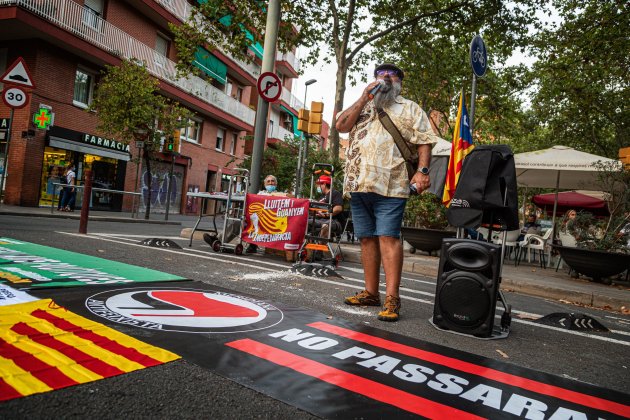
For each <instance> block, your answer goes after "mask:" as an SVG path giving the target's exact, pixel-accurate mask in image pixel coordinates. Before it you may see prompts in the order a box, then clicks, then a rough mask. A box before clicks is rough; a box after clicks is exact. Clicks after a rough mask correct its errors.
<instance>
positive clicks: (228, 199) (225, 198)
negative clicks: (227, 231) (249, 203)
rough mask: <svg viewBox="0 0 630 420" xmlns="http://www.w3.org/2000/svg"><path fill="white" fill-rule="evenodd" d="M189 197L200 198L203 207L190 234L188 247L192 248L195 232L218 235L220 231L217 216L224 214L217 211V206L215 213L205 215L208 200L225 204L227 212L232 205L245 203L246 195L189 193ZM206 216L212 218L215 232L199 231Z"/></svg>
mask: <svg viewBox="0 0 630 420" xmlns="http://www.w3.org/2000/svg"><path fill="white" fill-rule="evenodd" d="M187 196H188V197H190V198H200V199H201V205H200V206H199V216H198V218H197V222H196V223H195V226H194V227H193V230H192V232H191V233H190V242H189V243H188V246H189V247H190V246H192V241H193V237H194V236H195V232H196V231H197V230H199V231H203V232H214V233H215V234H218V232H219V230H218V229H217V215H219V214H222V213H221V212H220V211H217V206H216V205H215V211H214V212H212V214H204V213H203V211H204V208H205V204H206V202H207V201H208V200H211V201H214V202H216V203H225V208H226V212H227V211H228V210H229V209H230V207H231V204H232V203H244V202H245V194H236V193H234V194H228V193H223V192H189V193H187ZM205 216H212V224H213V226H214V230H209V229H198V227H199V224H200V223H201V220H202V219H203V218H204V217H205Z"/></svg>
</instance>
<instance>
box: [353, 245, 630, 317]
mask: <svg viewBox="0 0 630 420" xmlns="http://www.w3.org/2000/svg"><path fill="white" fill-rule="evenodd" d="M342 250H343V248H342ZM343 258H344V260H345V261H349V262H354V263H361V252H360V251H355V250H347V249H346V250H343ZM402 269H403V273H414V274H420V275H423V276H427V277H431V278H433V279H436V278H437V274H438V269H437V267H436V265H435V264H434V263H432V262H429V261H426V262H423V261H409V260H403V267H402ZM501 283H502V289H503V290H504V291H509V292H514V293H519V294H523V295H527V296H533V297H539V298H544V299H551V300H563V301H568V302H571V303H574V304H577V305H583V306H589V307H594V308H599V309H606V310H614V311H619V310H620V308H621V307H623V306H628V302H627V301H626V300H623V299H617V298H614V297H609V296H600V295H596V294H594V293H589V292H580V291H575V290H566V289H561V288H557V287H550V286H541V285H539V284H530V283H527V282H524V281H522V280H518V279H511V278H509V277H505V276H503V277H502V279H501Z"/></svg>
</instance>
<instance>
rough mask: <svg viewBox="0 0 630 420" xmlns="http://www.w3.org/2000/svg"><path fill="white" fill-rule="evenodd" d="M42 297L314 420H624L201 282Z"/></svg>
mask: <svg viewBox="0 0 630 420" xmlns="http://www.w3.org/2000/svg"><path fill="white" fill-rule="evenodd" d="M46 292H48V293H51V294H53V297H54V299H55V300H56V301H58V302H59V303H61V304H63V305H65V306H67V307H68V308H69V309H71V310H73V311H77V312H80V313H82V314H86V316H88V317H90V318H92V319H94V320H98V321H100V322H105V323H107V324H108V325H110V326H112V327H114V328H116V327H121V328H122V327H124V328H125V331H126V332H128V333H129V334H134V335H137V337H141V338H142V339H143V340H145V341H147V342H149V343H151V344H153V345H156V346H159V347H163V348H166V349H169V350H170V351H173V352H175V353H177V354H180V355H181V356H182V357H184V358H185V359H186V360H188V361H190V362H193V363H196V364H198V365H200V366H203V367H206V368H208V369H211V370H213V371H214V372H216V373H218V374H220V375H223V376H225V377H227V378H230V379H232V380H234V381H236V382H238V383H241V384H243V385H245V386H248V387H251V388H253V389H255V390H257V391H259V392H261V393H263V394H266V395H270V396H273V397H274V398H276V399H278V400H281V401H284V402H286V403H288V404H291V405H294V406H296V407H299V408H301V409H303V410H307V411H309V412H311V413H313V414H315V415H318V416H321V417H324V418H330V417H347V416H348V413H352V417H357V418H373V417H379V418H406V417H409V418H417V416H422V417H427V418H453V419H479V418H529V419H532V418H540V419H543V418H550V419H556V420H558V419H587V418H616V417H630V396H628V395H625V394H622V393H620V392H616V391H611V390H606V389H603V388H599V387H596V386H593V385H590V384H586V383H584V382H579V381H574V380H570V379H567V378H563V377H559V376H555V375H550V374H547V373H544V372H537V371H535V370H532V369H526V368H522V367H519V366H516V365H513V364H508V363H504V362H502V361H499V360H493V359H488V358H485V357H481V356H477V355H473V354H470V353H466V352H462V351H458V350H454V349H451V348H447V347H444V346H440V345H437V344H432V343H428V342H425V341H421V340H416V339H412V338H409V337H405V336H402V335H398V334H394V333H391V332H386V331H382V330H378V329H376V328H371V327H368V326H366V325H361V324H355V323H350V322H346V321H343V320H339V319H329V317H327V316H326V315H323V314H320V313H317V312H313V311H310V310H306V309H300V308H294V307H288V306H285V305H281V304H278V303H274V302H268V301H264V300H261V299H258V298H255V297H252V296H247V295H244V294H242V293H239V292H234V291H230V290H226V289H222V288H219V287H215V286H212V285H208V284H205V283H200V282H182V283H165V284H151V285H147V286H143V287H139V286H134V287H131V286H123V287H120V286H119V287H105V288H104V287H99V288H91V287H90V288H88V287H84V288H74V289H66V290H49V291H46ZM36 293H40V294H41V293H44V292H43V291H37V292H36ZM129 327H136V328H129Z"/></svg>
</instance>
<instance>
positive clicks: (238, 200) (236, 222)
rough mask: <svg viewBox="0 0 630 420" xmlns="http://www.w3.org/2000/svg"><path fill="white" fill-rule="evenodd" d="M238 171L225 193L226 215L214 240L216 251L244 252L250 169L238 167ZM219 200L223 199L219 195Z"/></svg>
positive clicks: (213, 245)
mask: <svg viewBox="0 0 630 420" xmlns="http://www.w3.org/2000/svg"><path fill="white" fill-rule="evenodd" d="M234 170H235V171H236V173H234V174H232V175H230V179H229V184H228V190H227V193H226V194H225V195H224V199H225V217H224V220H223V229H221V231H220V233H219V235H218V236H217V238H216V239H215V240H214V241H212V243H211V246H212V250H213V251H214V252H234V253H235V254H236V255H241V254H243V249H244V248H243V240H242V239H241V237H242V235H241V234H242V233H243V220H244V216H245V197H246V194H247V190H248V189H249V171H248V170H247V169H241V168H236V169H234ZM217 201H223V199H219V198H218V197H217Z"/></svg>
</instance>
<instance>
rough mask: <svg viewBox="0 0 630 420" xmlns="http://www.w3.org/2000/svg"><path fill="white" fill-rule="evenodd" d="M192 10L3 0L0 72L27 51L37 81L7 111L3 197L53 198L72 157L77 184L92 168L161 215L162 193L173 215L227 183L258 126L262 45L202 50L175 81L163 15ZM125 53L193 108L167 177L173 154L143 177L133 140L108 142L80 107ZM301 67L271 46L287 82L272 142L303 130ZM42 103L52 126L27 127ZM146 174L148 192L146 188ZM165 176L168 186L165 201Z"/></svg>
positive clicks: (100, 197)
mask: <svg viewBox="0 0 630 420" xmlns="http://www.w3.org/2000/svg"><path fill="white" fill-rule="evenodd" d="M190 8H191V4H189V3H187V2H186V0H156V1H153V0H140V1H133V0H108V1H104V0H79V2H75V1H72V0H50V1H47V2H33V1H32V0H0V73H4V71H5V69H6V68H7V66H9V65H11V63H13V62H14V61H15V60H16V59H17V58H18V57H22V58H23V59H24V61H25V63H26V65H27V66H28V69H29V70H30V74H31V76H32V79H33V81H34V83H35V85H36V86H35V88H34V89H33V90H32V92H31V99H30V102H29V104H28V105H27V106H26V107H25V108H22V109H16V110H15V111H14V116H13V122H12V135H11V141H10V146H9V151H8V160H7V163H6V169H7V171H6V181H5V187H4V202H5V203H7V204H13V205H20V206H46V205H50V203H51V199H52V198H53V195H52V194H53V192H54V191H55V189H54V188H53V185H54V183H55V182H61V181H62V180H63V177H62V176H61V175H60V174H61V172H62V170H63V167H64V166H65V165H67V164H68V162H70V161H73V162H74V163H75V164H76V165H77V177H78V180H79V182H80V183H81V182H82V179H83V177H84V174H85V171H86V170H87V169H91V171H92V173H93V175H94V184H95V186H96V187H101V188H106V189H112V190H124V191H140V192H141V193H142V200H140V201H141V203H142V205H144V204H145V203H146V202H147V201H148V200H151V203H152V204H151V206H152V209H153V210H154V211H156V212H163V211H164V208H165V203H166V201H169V200H170V211H174V212H184V213H186V212H187V213H191V212H195V211H196V210H197V208H196V205H197V203H195V202H191V201H190V200H187V199H186V192H187V191H195V190H199V191H215V190H224V189H225V188H226V183H227V178H228V177H229V175H230V174H232V173H233V169H234V167H235V166H236V165H238V164H239V163H240V162H241V161H242V159H243V158H244V157H245V155H246V153H247V152H248V150H247V148H246V147H245V146H246V141H245V136H247V135H252V134H253V127H254V120H255V116H256V115H255V108H256V106H257V101H258V96H257V92H256V80H257V77H258V76H259V74H260V64H261V58H262V51H261V50H262V47H260V45H259V44H256V45H252V47H251V48H250V50H249V52H248V53H249V54H250V55H251V56H252V57H253V58H254V62H253V63H245V62H243V61H240V60H237V59H235V58H232V57H230V56H229V55H227V54H226V53H223V52H221V51H213V52H211V53H207V54H205V55H203V54H202V55H200V56H199V59H198V62H196V64H197V65H198V66H199V68H200V69H201V70H202V76H201V77H197V76H191V77H189V78H188V79H177V78H176V77H175V68H174V61H175V60H176V57H177V54H176V51H175V46H174V43H173V42H172V36H171V34H170V33H169V30H168V23H174V24H178V23H181V22H182V21H183V20H185V19H186V18H187V17H188V16H189V14H190ZM131 57H135V58H138V59H140V60H143V61H144V62H145V64H146V67H147V70H148V71H149V72H150V73H151V74H152V75H153V76H154V77H156V78H157V79H158V80H159V82H160V89H161V93H162V94H164V95H166V96H169V97H171V98H175V99H176V100H177V101H178V102H180V103H181V104H182V105H184V106H185V107H187V108H188V109H190V110H192V111H193V112H194V115H195V116H194V118H193V119H192V120H190V121H189V125H188V127H187V129H184V130H182V132H181V147H180V150H179V152H180V155H179V156H178V157H177V158H176V159H175V161H174V163H173V175H174V176H173V177H170V176H169V174H170V169H171V156H170V155H167V154H161V155H160V156H159V161H158V162H156V163H155V164H153V166H152V171H151V174H149V173H147V172H146V171H144V168H142V167H141V166H137V164H136V163H135V160H134V157H136V156H137V155H138V152H139V150H138V149H136V147H135V145H134V144H130V145H128V147H126V146H125V147H120V145H117V144H116V143H115V139H108V138H106V136H105V135H104V133H101V132H99V131H98V130H97V128H96V127H97V125H98V120H97V115H96V114H95V113H93V112H88V111H87V106H88V104H89V103H90V101H91V99H92V95H93V91H94V86H95V84H97V82H98V78H99V75H100V73H101V71H102V70H103V68H104V66H105V65H118V64H119V63H120V62H121V59H122V58H131ZM298 68H299V62H298V60H297V59H296V58H295V55H294V54H293V53H288V54H282V53H278V54H277V61H276V73H277V74H278V75H279V76H280V77H281V79H282V80H283V82H284V84H283V86H284V88H283V92H282V96H281V100H280V101H278V102H277V103H275V104H273V105H272V107H270V114H269V123H268V130H267V131H268V132H267V134H268V139H267V141H268V142H269V143H273V142H275V141H278V140H283V139H284V138H285V136H287V135H288V136H291V135H297V134H298V132H297V123H296V122H295V121H296V118H297V117H296V115H297V110H298V109H299V108H300V107H302V104H301V102H300V101H298V100H297V99H296V97H295V96H294V95H293V94H292V93H291V88H292V86H293V85H294V84H295V83H294V81H295V79H296V78H297V76H298V74H297V70H298ZM5 87H6V86H5ZM40 107H45V108H48V109H49V110H50V111H51V112H52V113H53V114H54V125H53V126H52V127H51V128H49V129H48V130H39V129H35V127H34V125H33V123H32V118H33V114H34V113H35V112H37V110H38V109H39V108H40ZM9 116H10V109H9V108H8V107H7V106H6V105H5V104H4V103H1V102H0V118H8V117H9ZM29 130H31V131H30V133H29ZM33 132H34V134H33ZM3 134H4V136H3ZM3 137H6V131H0V159H1V156H2V152H3V151H4V148H5V146H6V139H3ZM1 166H2V168H4V167H5V165H4V162H2V165H1ZM149 176H151V177H152V178H153V182H152V190H153V191H148V189H147V187H146V184H147V182H146V181H147V179H148V177H149ZM169 182H170V183H172V189H171V191H172V194H171V197H166V195H167V194H166V191H167V190H168V188H167V187H168V184H169ZM131 203H132V200H131V199H130V198H126V199H125V200H122V199H121V195H118V194H111V193H107V192H100V193H99V192H96V193H94V195H93V197H92V203H91V205H92V208H94V209H104V210H114V211H117V210H129V209H130V206H131Z"/></svg>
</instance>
